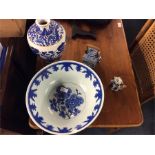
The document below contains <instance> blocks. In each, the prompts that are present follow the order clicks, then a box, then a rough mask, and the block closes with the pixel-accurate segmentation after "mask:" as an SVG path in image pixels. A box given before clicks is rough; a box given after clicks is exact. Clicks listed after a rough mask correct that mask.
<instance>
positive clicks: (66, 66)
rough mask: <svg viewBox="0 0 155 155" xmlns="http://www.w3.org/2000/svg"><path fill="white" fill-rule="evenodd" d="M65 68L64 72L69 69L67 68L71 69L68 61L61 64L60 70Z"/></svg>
mask: <svg viewBox="0 0 155 155" xmlns="http://www.w3.org/2000/svg"><path fill="white" fill-rule="evenodd" d="M63 69H64V70H65V71H66V72H68V71H69V69H71V70H73V68H72V67H71V64H70V63H64V64H63V66H62V67H61V70H63Z"/></svg>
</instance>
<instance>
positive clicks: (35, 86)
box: [26, 61, 104, 134]
mask: <svg viewBox="0 0 155 155" xmlns="http://www.w3.org/2000/svg"><path fill="white" fill-rule="evenodd" d="M103 98H104V92H103V86H102V83H101V81H100V79H99V77H98V76H97V75H96V73H95V72H94V71H92V70H91V69H90V68H89V67H87V66H85V65H83V64H81V63H77V62H72V61H68V62H65V61H61V62H57V63H53V64H51V65H49V66H47V67H45V68H44V69H42V70H41V71H40V72H38V73H37V74H36V75H35V76H34V78H33V79H32V80H31V82H30V84H29V87H28V90H27V97H26V101H27V109H28V112H29V114H30V117H31V118H32V120H33V121H34V122H35V123H36V124H37V125H38V126H39V127H40V128H42V129H43V130H45V131H47V132H49V133H54V134H55V133H75V132H78V131H80V130H82V129H84V128H85V127H86V126H88V125H89V124H90V123H92V121H93V120H94V119H95V118H96V117H97V115H98V114H99V112H100V110H101V108H102V105H103Z"/></svg>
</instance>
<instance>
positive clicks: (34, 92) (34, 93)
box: [28, 89, 37, 101]
mask: <svg viewBox="0 0 155 155" xmlns="http://www.w3.org/2000/svg"><path fill="white" fill-rule="evenodd" d="M36 91H37V89H30V91H29V95H28V98H29V99H30V98H31V99H32V100H33V101H34V98H35V97H37V94H36Z"/></svg>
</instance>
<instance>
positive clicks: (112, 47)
mask: <svg viewBox="0 0 155 155" xmlns="http://www.w3.org/2000/svg"><path fill="white" fill-rule="evenodd" d="M59 22H60V23H61V24H62V25H63V26H64V28H65V30H66V34H67V43H66V47H65V50H64V52H63V54H62V57H61V60H76V61H80V62H82V56H83V54H84V53H85V50H86V46H87V44H92V45H94V46H97V47H99V48H100V49H101V57H102V59H101V62H100V63H99V64H98V65H97V66H96V68H95V71H96V73H97V74H98V75H99V77H100V78H101V80H102V83H103V86H104V93H105V100H104V106H103V109H102V111H101V113H100V115H99V116H98V118H97V119H96V120H95V121H94V123H93V124H92V125H91V126H90V127H107V128H109V127H118V128H121V127H135V126H140V125H141V124H142V123H143V116H142V111H141V106H140V102H139V98H138V93H137V87H136V83H135V78H134V74H133V70H132V65H131V60H130V55H129V52H128V48H127V43H126V38H125V34H124V28H123V24H122V21H121V20H119V19H118V20H112V21H111V22H110V24H108V25H107V26H106V27H104V28H103V27H95V28H94V29H95V30H96V34H97V39H96V40H91V39H79V38H78V39H75V40H73V39H72V38H71V34H72V27H71V23H72V22H71V21H68V20H59ZM84 27H87V26H84ZM47 64H49V62H46V61H45V60H43V59H41V58H40V57H37V63H36V71H38V70H40V69H41V68H42V67H44V66H46V65H47ZM114 76H120V77H121V78H122V79H123V81H124V83H125V84H126V85H127V88H125V89H123V90H122V91H120V92H113V91H111V89H110V87H109V83H110V80H111V79H112V78H113V77H114ZM30 123H31V126H33V125H34V124H33V122H32V121H31V120H30V121H29V124H30Z"/></svg>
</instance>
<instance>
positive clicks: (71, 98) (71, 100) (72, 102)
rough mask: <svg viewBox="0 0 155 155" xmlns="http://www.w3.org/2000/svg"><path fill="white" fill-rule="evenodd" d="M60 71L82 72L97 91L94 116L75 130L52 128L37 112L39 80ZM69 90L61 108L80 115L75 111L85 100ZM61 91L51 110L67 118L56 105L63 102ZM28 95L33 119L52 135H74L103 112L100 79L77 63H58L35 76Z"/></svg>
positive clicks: (64, 95) (56, 96) (53, 101)
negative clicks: (73, 133)
mask: <svg viewBox="0 0 155 155" xmlns="http://www.w3.org/2000/svg"><path fill="white" fill-rule="evenodd" d="M72 66H75V67H72ZM49 70H50V71H49ZM58 70H64V71H65V72H68V71H69V70H76V71H77V72H81V73H82V74H83V75H84V77H85V78H88V79H89V80H90V81H91V82H92V85H93V87H94V89H95V90H96V94H95V95H94V98H95V99H96V103H93V104H94V109H93V112H92V114H91V115H90V116H87V118H86V120H85V121H83V122H82V123H81V124H78V125H77V126H75V127H74V128H67V127H64V128H60V127H55V126H52V125H51V124H47V123H46V122H45V121H44V118H43V117H42V116H40V115H39V113H38V112H37V108H36V107H37V106H36V103H35V98H36V97H37V87H38V86H39V85H40V83H41V81H39V79H41V80H42V81H44V80H45V79H46V78H48V77H49V75H50V74H53V73H54V72H57V71H58ZM41 77H45V78H41ZM34 87H35V89H34ZM67 89H68V91H67V93H64V94H63V95H62V96H63V97H62V98H65V99H66V106H64V107H61V108H62V110H63V108H64V109H65V108H66V107H69V109H71V113H73V114H74V115H76V113H78V111H77V112H75V111H74V110H75V109H76V108H77V107H78V106H80V104H83V99H82V98H81V97H80V94H79V92H77V94H73V93H72V91H71V90H70V89H69V88H67ZM59 91H60V88H58V89H57V93H56V94H55V98H54V99H53V100H51V101H50V102H51V108H52V109H53V110H55V111H59V115H60V116H61V117H66V113H65V114H64V113H63V112H62V110H59V109H58V107H57V105H56V103H57V100H61V96H59V93H58V92H59ZM27 93H28V98H27V99H28V109H29V111H30V113H31V116H32V117H33V119H34V120H35V122H36V123H37V124H38V125H40V126H41V127H43V128H44V129H46V131H48V132H50V131H51V132H52V133H65V134H69V133H72V131H73V130H81V129H82V128H84V127H85V126H87V125H88V124H89V123H90V122H92V121H93V120H94V119H95V118H96V116H97V115H98V113H99V111H100V110H101V105H102V101H103V92H102V88H101V83H100V81H99V79H98V77H97V76H96V75H95V74H94V73H93V72H92V71H91V70H90V69H89V68H88V67H86V66H84V65H82V64H78V63H76V62H63V61H62V62H58V63H56V64H51V65H49V66H48V67H46V68H45V69H44V70H42V71H40V72H39V73H38V74H37V75H36V76H35V78H34V80H33V81H32V82H31V84H30V86H29V89H28V92H27ZM61 93H62V92H61ZM77 98H78V99H77ZM74 112H75V113H74Z"/></svg>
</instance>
